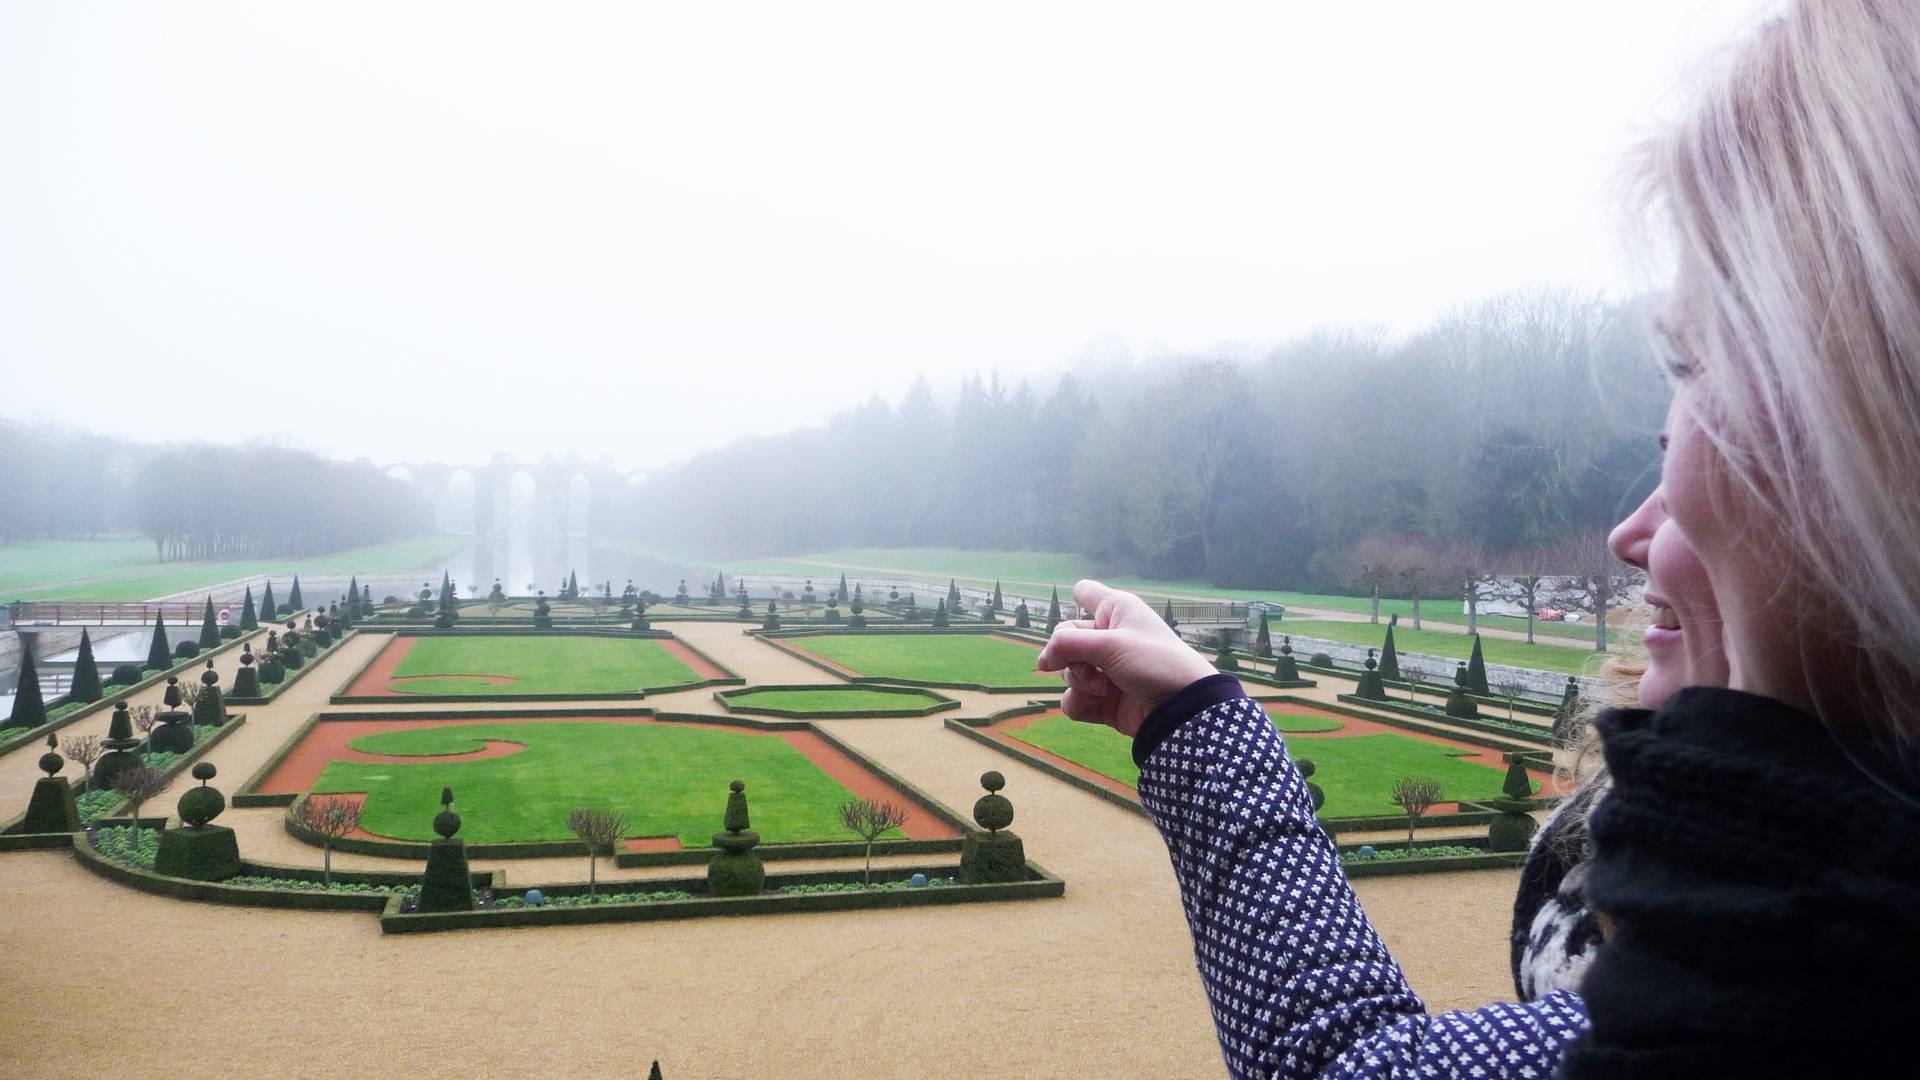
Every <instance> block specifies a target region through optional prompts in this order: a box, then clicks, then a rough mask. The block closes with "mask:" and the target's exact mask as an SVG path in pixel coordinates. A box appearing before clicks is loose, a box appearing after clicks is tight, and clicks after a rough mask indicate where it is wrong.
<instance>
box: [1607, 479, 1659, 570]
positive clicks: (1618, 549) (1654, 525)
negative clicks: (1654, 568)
mask: <svg viewBox="0 0 1920 1080" xmlns="http://www.w3.org/2000/svg"><path fill="white" fill-rule="evenodd" d="M1661 494H1662V490H1661V489H1660V488H1657V487H1656V488H1654V489H1653V492H1652V494H1649V495H1648V496H1647V498H1646V500H1645V501H1644V502H1642V503H1641V504H1640V505H1639V506H1637V507H1635V508H1634V511H1633V513H1631V514H1628V515H1627V518H1626V520H1625V521H1622V522H1621V523H1620V524H1618V525H1615V526H1614V527H1613V531H1612V532H1611V533H1608V534H1607V550H1609V551H1611V552H1613V557H1614V558H1616V559H1619V560H1620V561H1621V562H1623V563H1626V564H1627V565H1628V566H1637V567H1639V568H1640V569H1642V570H1645V569H1646V568H1647V546H1648V545H1649V544H1651V543H1652V542H1653V534H1654V531H1655V530H1657V529H1658V528H1659V527H1660V522H1661V520H1662V519H1663V518H1664V517H1665V516H1666V510H1665V503H1664V502H1663V501H1662V499H1661Z"/></svg>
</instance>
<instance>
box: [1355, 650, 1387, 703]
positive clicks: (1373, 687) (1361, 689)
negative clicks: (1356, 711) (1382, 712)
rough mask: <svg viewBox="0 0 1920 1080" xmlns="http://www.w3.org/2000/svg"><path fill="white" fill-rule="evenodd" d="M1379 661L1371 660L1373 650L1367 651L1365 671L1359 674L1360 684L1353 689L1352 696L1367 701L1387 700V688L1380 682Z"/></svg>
mask: <svg viewBox="0 0 1920 1080" xmlns="http://www.w3.org/2000/svg"><path fill="white" fill-rule="evenodd" d="M1379 667H1380V661H1378V660H1375V659H1374V658H1373V650H1372V649H1368V650H1367V669H1366V670H1365V671H1363V672H1361V673H1360V682H1359V683H1358V684H1357V685H1356V686H1354V688H1353V696H1354V697H1357V698H1365V699H1366V700H1368V701H1385V700H1387V688H1386V687H1385V686H1383V685H1381V682H1380V672H1379V670H1378V669H1379Z"/></svg>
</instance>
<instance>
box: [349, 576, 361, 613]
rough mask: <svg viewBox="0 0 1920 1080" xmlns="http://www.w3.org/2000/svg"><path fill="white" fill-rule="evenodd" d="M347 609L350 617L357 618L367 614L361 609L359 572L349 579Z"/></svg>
mask: <svg viewBox="0 0 1920 1080" xmlns="http://www.w3.org/2000/svg"><path fill="white" fill-rule="evenodd" d="M346 611H347V616H348V618H353V619H357V618H359V617H360V616H361V615H363V614H365V612H363V611H361V610H360V575H358V574H355V575H354V576H352V577H350V578H348V579H347V607H346Z"/></svg>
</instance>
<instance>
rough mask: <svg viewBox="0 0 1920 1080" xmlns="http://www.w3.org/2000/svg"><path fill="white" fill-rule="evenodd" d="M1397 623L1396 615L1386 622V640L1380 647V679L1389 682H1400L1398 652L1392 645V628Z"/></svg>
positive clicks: (1398, 617)
mask: <svg viewBox="0 0 1920 1080" xmlns="http://www.w3.org/2000/svg"><path fill="white" fill-rule="evenodd" d="M1399 621H1400V616H1398V615H1394V616H1392V617H1390V618H1389V619H1388V620H1387V640H1386V642H1385V644H1383V645H1381V646H1380V677H1381V678H1382V679H1386V680H1389V681H1391V682H1399V681H1400V650H1399V649H1397V648H1395V647H1394V644H1393V627H1394V624H1395V623H1398V622H1399Z"/></svg>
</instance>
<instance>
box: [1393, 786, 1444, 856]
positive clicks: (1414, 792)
mask: <svg viewBox="0 0 1920 1080" xmlns="http://www.w3.org/2000/svg"><path fill="white" fill-rule="evenodd" d="M1388 794H1389V797H1390V798H1392V799H1393V805H1395V806H1397V807H1399V808H1400V809H1401V810H1402V811H1403V812H1405V813H1406V815H1407V854H1409V855H1411V854H1413V829H1414V826H1415V825H1416V824H1418V823H1419V821H1420V815H1422V814H1424V813H1426V812H1427V811H1428V810H1430V809H1432V808H1433V804H1434V803H1437V802H1439V801H1440V781H1438V780H1435V779H1432V778H1431V777H1424V776H1422V777H1402V778H1400V779H1398V780H1395V781H1394V782H1393V789H1392V790H1391V791H1390V792H1389V793H1388Z"/></svg>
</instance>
